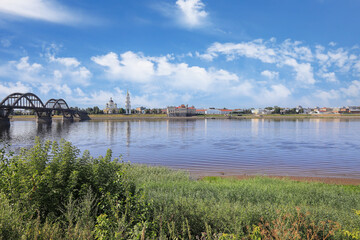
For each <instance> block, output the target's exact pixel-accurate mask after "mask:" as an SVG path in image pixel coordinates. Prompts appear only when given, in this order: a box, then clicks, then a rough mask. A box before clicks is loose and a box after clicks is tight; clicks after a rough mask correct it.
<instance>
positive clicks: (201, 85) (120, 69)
mask: <svg viewBox="0 0 360 240" xmlns="http://www.w3.org/2000/svg"><path fill="white" fill-rule="evenodd" d="M91 59H92V60H93V61H94V62H95V63H97V64H99V65H100V66H103V67H104V68H105V69H104V71H105V73H106V75H107V76H108V78H109V79H112V80H120V81H121V80H123V81H130V82H137V83H154V82H158V83H159V84H162V85H165V86H169V87H173V88H178V89H189V90H199V91H211V89H213V88H214V85H215V84H216V83H222V84H225V85H226V84H227V83H228V82H231V81H238V76H237V75H236V74H233V73H230V72H228V71H225V70H223V69H219V70H217V69H214V68H210V69H205V68H202V67H199V66H189V65H188V64H187V63H184V62H181V63H174V62H172V60H173V58H172V57H171V56H170V55H168V56H163V57H147V56H144V55H143V54H142V53H133V52H131V51H128V52H125V53H123V54H121V55H120V58H119V57H118V55H117V54H116V53H113V52H110V53H108V54H106V55H103V56H95V57H92V58H91Z"/></svg>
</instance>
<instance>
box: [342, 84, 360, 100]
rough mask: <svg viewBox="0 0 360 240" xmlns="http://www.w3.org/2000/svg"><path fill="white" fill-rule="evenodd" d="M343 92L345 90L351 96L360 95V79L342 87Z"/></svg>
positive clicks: (357, 96)
mask: <svg viewBox="0 0 360 240" xmlns="http://www.w3.org/2000/svg"><path fill="white" fill-rule="evenodd" d="M340 91H341V92H343V93H344V94H345V95H346V96H349V97H356V98H359V97H360V81H357V80H355V81H352V82H351V85H350V86H349V87H348V88H341V89H340Z"/></svg>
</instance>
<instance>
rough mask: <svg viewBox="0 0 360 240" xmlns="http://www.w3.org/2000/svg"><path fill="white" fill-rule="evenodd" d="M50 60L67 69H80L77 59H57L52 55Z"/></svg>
mask: <svg viewBox="0 0 360 240" xmlns="http://www.w3.org/2000/svg"><path fill="white" fill-rule="evenodd" d="M49 59H50V61H51V62H57V63H60V64H62V65H64V66H66V67H78V66H79V65H80V62H79V61H78V60H77V59H76V58H71V57H68V58H56V57H55V56H54V55H50V56H49Z"/></svg>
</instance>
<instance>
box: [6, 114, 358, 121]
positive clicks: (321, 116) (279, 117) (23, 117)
mask: <svg viewBox="0 0 360 240" xmlns="http://www.w3.org/2000/svg"><path fill="white" fill-rule="evenodd" d="M89 117H90V120H88V121H104V120H204V119H235V120H246V119H261V120H263V119H265V120H304V119H330V120H333V119H340V120H341V119H346V120H348V119H360V114H354V115H337V114H336V115H335V114H317V115H303V114H302V115H297V114H296V115H295V114H294V115H277V114H273V115H242V116H225V115H221V116H216V115H210V116H192V117H168V116H166V115H165V114H154V115H137V114H136V115H135V114H134V115H130V116H128V115H120V114H114V115H105V114H99V115H89ZM35 119H36V118H35V116H34V115H16V116H11V118H10V121H25V120H29V121H31V120H35ZM53 119H59V120H61V119H62V116H59V115H57V116H53Z"/></svg>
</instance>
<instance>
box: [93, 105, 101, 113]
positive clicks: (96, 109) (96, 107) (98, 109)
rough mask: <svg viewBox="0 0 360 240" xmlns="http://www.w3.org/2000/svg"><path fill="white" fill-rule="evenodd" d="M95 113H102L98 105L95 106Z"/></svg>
mask: <svg viewBox="0 0 360 240" xmlns="http://www.w3.org/2000/svg"><path fill="white" fill-rule="evenodd" d="M94 114H100V108H99V107H98V106H95V107H94Z"/></svg>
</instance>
